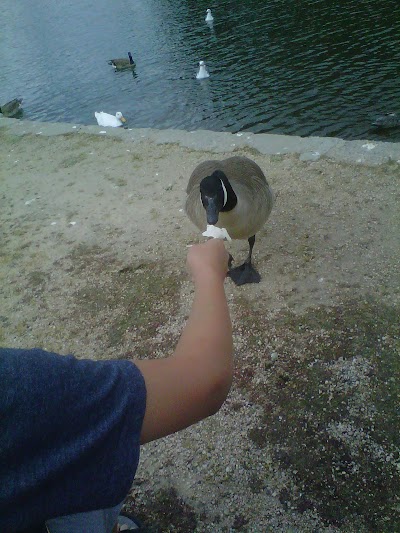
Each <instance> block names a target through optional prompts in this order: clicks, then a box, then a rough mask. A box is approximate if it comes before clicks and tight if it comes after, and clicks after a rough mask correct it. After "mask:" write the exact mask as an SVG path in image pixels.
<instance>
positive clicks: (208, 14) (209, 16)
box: [205, 9, 214, 22]
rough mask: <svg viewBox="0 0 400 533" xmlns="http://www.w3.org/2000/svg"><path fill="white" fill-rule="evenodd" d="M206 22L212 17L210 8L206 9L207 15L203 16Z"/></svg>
mask: <svg viewBox="0 0 400 533" xmlns="http://www.w3.org/2000/svg"><path fill="white" fill-rule="evenodd" d="M205 20H206V22H212V21H213V20H214V17H213V16H212V15H211V9H207V16H206V18H205Z"/></svg>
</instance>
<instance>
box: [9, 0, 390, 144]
mask: <svg viewBox="0 0 400 533" xmlns="http://www.w3.org/2000/svg"><path fill="white" fill-rule="evenodd" d="M1 4H2V14H1V17H0V104H1V103H4V102H5V101H7V100H9V99H12V98H14V97H17V96H19V97H23V99H24V117H25V118H28V119H32V120H42V121H64V122H79V123H83V124H95V123H96V121H95V118H94V112H95V111H106V112H108V113H112V114H115V112H116V111H122V112H123V114H124V115H125V116H126V117H127V118H128V120H129V127H151V128H180V129H188V130H193V129H200V128H201V129H211V130H218V131H231V132H238V131H246V130H247V131H252V132H255V133H280V134H293V135H302V136H306V135H319V136H338V137H342V138H344V139H359V138H370V139H381V140H388V141H400V128H398V129H397V130H392V131H390V132H388V133H378V132H376V131H374V130H373V129H372V128H371V126H370V124H371V122H372V120H373V118H374V117H375V116H376V115H379V114H382V113H385V112H392V111H398V112H400V86H399V79H400V77H399V69H400V1H399V0H394V1H390V0H386V1H379V0H266V1H254V0H253V1H251V0H246V1H242V2H240V1H239V0H236V1H231V0H220V1H216V0H213V1H211V2H204V1H199V0H185V1H179V0H95V1H94V0H64V1H63V2H57V1H56V0H37V1H36V2H32V0H2V2H1ZM207 8H210V9H211V10H212V13H213V16H214V23H213V24H212V25H209V24H207V23H206V22H205V21H204V18H205V14H206V9H207ZM128 51H130V52H131V53H132V55H133V58H134V60H135V62H136V69H135V71H134V72H130V71H128V72H114V70H113V68H112V67H111V66H109V65H108V64H107V60H108V59H110V58H113V57H127V52H128ZM199 60H205V61H206V63H207V67H208V70H209V72H210V78H209V79H207V80H201V81H199V80H196V79H195V74H196V71H197V64H198V61H199Z"/></svg>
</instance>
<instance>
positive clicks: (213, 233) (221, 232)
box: [202, 224, 232, 241]
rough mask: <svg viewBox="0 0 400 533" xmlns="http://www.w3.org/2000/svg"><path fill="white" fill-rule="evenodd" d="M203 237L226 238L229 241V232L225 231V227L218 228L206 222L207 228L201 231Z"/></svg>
mask: <svg viewBox="0 0 400 533" xmlns="http://www.w3.org/2000/svg"><path fill="white" fill-rule="evenodd" d="M202 235H203V236H204V237H213V238H214V239H226V240H227V241H231V240H232V239H231V237H230V235H229V233H228V232H227V231H226V228H218V227H217V226H213V225H210V224H207V229H206V231H204V232H203V233H202Z"/></svg>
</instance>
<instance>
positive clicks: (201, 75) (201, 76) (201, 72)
mask: <svg viewBox="0 0 400 533" xmlns="http://www.w3.org/2000/svg"><path fill="white" fill-rule="evenodd" d="M199 67H200V68H199V71H198V73H197V74H196V79H198V80H202V79H204V78H209V77H210V75H209V73H208V72H207V69H206V64H205V62H204V61H199Z"/></svg>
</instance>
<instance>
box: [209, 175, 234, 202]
mask: <svg viewBox="0 0 400 533" xmlns="http://www.w3.org/2000/svg"><path fill="white" fill-rule="evenodd" d="M211 176H212V177H213V178H214V179H216V180H218V181H219V188H220V189H221V192H222V194H224V191H223V188H222V185H221V181H222V183H223V184H224V186H225V189H226V202H225V205H223V207H222V209H221V211H222V212H226V211H231V210H232V209H233V208H234V207H235V205H236V204H237V196H236V194H235V191H234V190H233V188H232V185H231V183H230V181H229V180H228V178H227V177H226V175H225V173H224V172H222V170H215V171H214V172H213V173H212V174H211Z"/></svg>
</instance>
